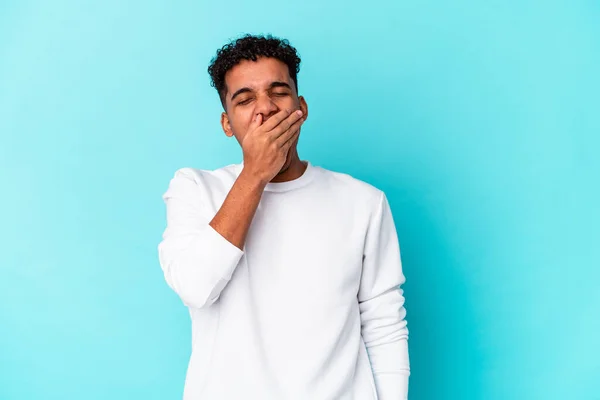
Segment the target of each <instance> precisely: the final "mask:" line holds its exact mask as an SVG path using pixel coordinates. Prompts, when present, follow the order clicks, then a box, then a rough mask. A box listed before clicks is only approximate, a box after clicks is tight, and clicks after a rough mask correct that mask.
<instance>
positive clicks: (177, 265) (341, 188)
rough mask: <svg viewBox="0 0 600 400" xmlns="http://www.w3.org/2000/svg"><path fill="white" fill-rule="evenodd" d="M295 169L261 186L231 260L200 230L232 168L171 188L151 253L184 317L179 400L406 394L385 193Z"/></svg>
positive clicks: (365, 399)
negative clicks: (186, 329) (188, 323)
mask: <svg viewBox="0 0 600 400" xmlns="http://www.w3.org/2000/svg"><path fill="white" fill-rule="evenodd" d="M306 164H307V169H306V171H305V172H304V174H303V175H302V176H301V177H299V178H297V179H295V180H292V181H288V182H281V183H273V182H271V183H268V184H267V186H266V188H265V191H264V193H263V195H262V198H261V201H260V203H259V206H258V208H257V211H256V214H255V216H254V219H253V220H252V224H251V226H250V229H249V231H248V234H247V238H246V243H245V246H244V249H243V251H242V250H240V249H239V248H237V247H236V246H234V245H233V244H231V243H230V242H229V241H227V240H226V239H225V238H224V237H223V236H221V235H220V234H219V233H218V232H217V231H215V230H214V229H213V228H212V227H211V226H210V225H209V222H210V221H211V220H212V218H213V217H214V215H215V214H216V213H217V211H218V210H219V208H220V207H221V205H222V204H223V201H224V200H225V197H226V196H227V194H228V192H229V190H230V189H231V187H232V185H233V183H234V181H235V180H236V178H237V176H238V175H239V173H240V172H241V170H242V168H243V163H240V164H231V165H228V166H226V167H223V168H219V169H217V170H213V171H208V170H198V169H192V168H183V169H180V170H178V171H177V172H176V173H175V176H174V178H173V179H172V180H171V182H170V185H169V188H168V190H167V191H166V193H165V194H164V196H163V199H164V201H165V203H166V207H167V227H166V230H165V232H164V234H163V241H162V242H161V243H160V244H159V247H158V250H159V258H160V264H161V267H162V269H163V271H164V275H165V278H166V281H167V283H168V284H169V286H170V287H171V288H172V289H173V290H174V291H175V292H176V293H177V294H178V295H179V297H180V298H181V299H182V300H183V303H184V304H185V305H186V306H187V307H188V308H189V312H190V315H191V319H192V353H191V357H190V361H189V364H188V370H187V376H186V382H185V389H184V399H185V400H201V399H209V400H222V399H226V400H237V399H260V400H271V399H273V400H288V399H290V400H292V399H293V400H296V399H298V400H334V399H355V400H371V399H379V400H401V399H406V398H407V393H408V376H409V357H408V344H407V338H408V330H407V326H406V320H405V315H406V311H405V308H404V297H403V291H402V289H401V287H400V285H401V284H403V283H404V281H405V278H404V275H403V273H402V267H401V262H400V250H399V246H398V238H397V235H396V228H395V226H394V221H393V219H392V214H391V211H390V207H389V204H388V201H387V198H386V196H385V194H384V193H383V192H382V191H380V190H379V189H377V188H375V187H373V186H371V185H369V184H367V183H365V182H363V181H360V180H358V179H355V178H353V177H351V176H349V175H347V174H341V173H337V172H333V171H329V170H327V169H324V168H321V167H318V166H313V165H312V164H311V163H310V162H306Z"/></svg>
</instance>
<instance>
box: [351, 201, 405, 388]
mask: <svg viewBox="0 0 600 400" xmlns="http://www.w3.org/2000/svg"><path fill="white" fill-rule="evenodd" d="M404 282H405V277H404V275H403V273H402V264H401V260H400V247H399V244H398V237H397V234H396V228H395V225H394V220H393V218H392V213H391V211H390V207H389V204H388V201H387V198H386V196H385V194H383V193H382V194H381V199H380V203H379V208H378V210H377V211H376V213H375V214H374V215H373V217H372V220H371V222H370V224H369V228H368V232H367V238H366V241H365V251H364V255H363V273H362V278H361V283H360V289H359V293H358V301H359V308H360V313H361V326H362V336H363V339H364V341H365V345H366V347H367V352H368V354H369V359H370V361H371V368H372V370H373V376H374V378H375V386H376V388H377V393H378V396H379V399H380V400H404V399H406V398H407V397H408V377H409V375H410V364H409V357H408V328H407V324H406V320H405V316H406V309H405V308H404V296H403V291H402V289H401V288H400V286H401V285H402V284H403V283H404Z"/></svg>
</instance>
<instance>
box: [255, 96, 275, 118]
mask: <svg viewBox="0 0 600 400" xmlns="http://www.w3.org/2000/svg"><path fill="white" fill-rule="evenodd" d="M277 111H279V108H278V107H277V105H276V104H275V103H274V102H273V101H272V99H271V97H270V96H267V95H263V96H259V97H258V98H257V99H256V108H255V110H254V112H255V114H262V116H263V121H266V120H267V119H268V118H269V117H270V116H271V115H273V114H275V113H277Z"/></svg>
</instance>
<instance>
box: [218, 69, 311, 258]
mask: <svg viewBox="0 0 600 400" xmlns="http://www.w3.org/2000/svg"><path fill="white" fill-rule="evenodd" d="M225 83H226V86H227V93H226V95H225V112H223V113H222V115H221V125H222V127H223V131H224V132H225V134H226V135H227V136H229V137H232V136H234V137H235V138H236V140H237V141H238V143H239V144H240V146H241V147H242V150H243V153H244V168H243V169H242V171H241V173H240V175H239V176H238V178H237V179H236V181H235V182H234V184H233V186H232V188H231V190H230V191H229V193H228V194H227V197H226V198H225V200H224V202H223V205H222V206H221V208H220V209H219V210H218V212H217V213H216V215H215V216H214V218H213V219H212V220H211V221H210V226H211V227H213V229H214V230H215V231H217V232H218V233H219V234H220V235H221V236H223V237H224V238H225V239H227V240H228V241H229V242H230V243H232V244H233V245H235V246H236V247H238V248H239V249H242V250H243V249H244V243H245V241H246V235H247V233H248V230H249V228H250V225H251V223H252V219H253V218H254V214H255V213H256V209H257V208H258V204H259V203H260V199H261V197H262V194H263V192H264V189H265V187H266V185H267V184H268V183H269V182H286V181H290V180H293V179H297V178H299V177H300V176H302V174H303V173H304V171H305V170H306V164H304V163H303V162H302V161H301V160H300V158H299V157H298V151H297V144H298V137H299V135H300V127H301V125H302V124H303V123H304V121H305V120H306V117H307V116H308V107H307V105H306V101H305V100H304V98H303V97H302V96H298V94H297V93H296V89H295V85H294V82H293V81H292V79H291V78H290V75H289V70H288V67H287V65H286V64H285V63H283V62H281V61H279V60H277V59H274V58H265V57H262V58H259V59H257V60H256V61H242V62H241V63H239V64H238V65H236V66H234V67H233V68H232V69H231V70H229V71H228V72H227V74H226V75H225Z"/></svg>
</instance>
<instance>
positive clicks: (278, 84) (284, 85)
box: [231, 81, 292, 101]
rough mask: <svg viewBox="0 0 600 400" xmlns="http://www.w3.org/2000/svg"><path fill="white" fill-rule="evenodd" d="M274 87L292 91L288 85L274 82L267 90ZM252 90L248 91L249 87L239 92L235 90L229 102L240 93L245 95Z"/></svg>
mask: <svg viewBox="0 0 600 400" xmlns="http://www.w3.org/2000/svg"><path fill="white" fill-rule="evenodd" d="M276 87H285V88H288V89H290V90H291V89H292V88H291V87H290V85H288V84H287V83H285V82H281V81H275V82H271V84H270V85H269V90H271V89H274V88H276ZM251 91H252V89H250V88H249V87H243V88H241V89H239V90H237V91H236V92H235V93H234V94H233V95H232V96H231V101H233V99H235V98H236V97H237V96H238V95H240V94H242V93H247V92H251Z"/></svg>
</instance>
